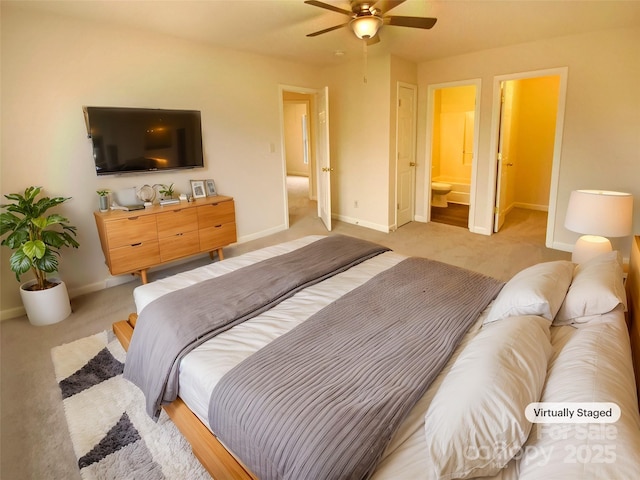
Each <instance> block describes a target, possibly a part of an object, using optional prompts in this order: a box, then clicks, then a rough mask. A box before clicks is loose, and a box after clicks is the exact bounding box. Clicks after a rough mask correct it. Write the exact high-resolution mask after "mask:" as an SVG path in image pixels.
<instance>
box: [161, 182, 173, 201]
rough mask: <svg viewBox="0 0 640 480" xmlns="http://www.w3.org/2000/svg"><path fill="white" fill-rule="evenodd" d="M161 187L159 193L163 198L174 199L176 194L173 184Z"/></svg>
mask: <svg viewBox="0 0 640 480" xmlns="http://www.w3.org/2000/svg"><path fill="white" fill-rule="evenodd" d="M160 187H161V188H160V189H159V190H158V192H160V194H161V195H162V196H163V197H168V198H173V194H174V192H175V190H174V188H173V183H172V184H171V185H160Z"/></svg>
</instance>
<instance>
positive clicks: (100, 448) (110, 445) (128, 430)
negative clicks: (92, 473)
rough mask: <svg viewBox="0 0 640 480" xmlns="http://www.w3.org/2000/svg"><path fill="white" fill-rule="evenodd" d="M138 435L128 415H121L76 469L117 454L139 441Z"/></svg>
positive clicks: (79, 462)
mask: <svg viewBox="0 0 640 480" xmlns="http://www.w3.org/2000/svg"><path fill="white" fill-rule="evenodd" d="M140 438H141V437H140V434H139V433H138V431H137V430H136V428H135V427H134V426H133V423H131V420H130V419H129V415H127V414H126V413H123V414H122V416H121V417H120V420H118V422H117V423H116V424H115V425H114V426H113V427H112V428H111V430H109V431H108V432H107V434H106V435H105V436H104V438H103V439H102V440H100V441H99V442H98V444H97V445H96V446H95V447H93V448H92V449H91V451H90V452H88V453H87V454H86V455H84V456H83V457H81V458H80V459H79V460H78V467H80V468H81V469H82V468H84V467H88V466H89V465H91V464H92V463H95V462H99V461H100V460H102V459H103V458H105V457H106V456H107V455H111V454H112V453H115V452H117V451H118V450H120V449H121V448H123V447H126V446H127V445H130V444H132V443H134V442H137V441H138V440H140Z"/></svg>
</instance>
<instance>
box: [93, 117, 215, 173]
mask: <svg viewBox="0 0 640 480" xmlns="http://www.w3.org/2000/svg"><path fill="white" fill-rule="evenodd" d="M84 112H85V120H86V122H87V130H88V132H89V136H90V137H91V141H92V143H93V160H94V162H95V167H96V173H97V174H98V175H110V174H119V173H134V172H150V171H158V170H170V169H176V168H195V167H203V166H204V160H203V156H202V127H201V122H200V112H199V111H196V110H158V109H145V108H116V107H84Z"/></svg>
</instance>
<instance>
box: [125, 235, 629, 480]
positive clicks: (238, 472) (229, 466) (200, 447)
mask: <svg viewBox="0 0 640 480" xmlns="http://www.w3.org/2000/svg"><path fill="white" fill-rule="evenodd" d="M625 285H626V290H627V301H628V304H629V311H628V313H627V324H628V325H629V333H630V338H631V350H632V354H633V366H634V371H635V377H636V389H637V391H638V399H640V236H636V237H634V238H633V242H632V247H631V259H630V263H629V269H628V273H627V280H626V284H625ZM136 320H137V315H136V314H135V313H132V314H131V315H129V318H128V319H127V320H122V321H119V322H116V323H114V324H113V331H114V333H115V334H116V336H117V337H118V340H119V341H120V343H121V344H122V346H123V347H124V349H125V350H128V349H129V343H130V342H131V336H132V335H133V329H134V327H135V324H136ZM163 408H164V409H165V411H166V412H167V414H168V415H169V418H171V420H172V421H173V422H174V423H175V424H176V426H177V427H178V429H179V430H180V432H181V433H182V435H184V437H185V438H186V439H187V440H188V441H189V443H190V444H191V448H192V449H193V453H194V455H195V456H196V458H197V459H198V460H199V461H200V463H202V465H203V466H204V468H205V469H206V470H207V471H208V472H209V473H210V474H211V476H212V477H213V478H215V479H216V480H257V477H256V476H254V475H253V474H252V473H251V472H250V471H249V470H248V469H247V468H246V467H244V466H243V465H242V463H241V462H240V461H239V460H237V459H236V458H235V457H234V456H233V455H232V454H231V453H230V452H229V451H228V450H227V449H226V448H225V447H224V446H223V445H222V443H220V441H219V440H218V439H217V438H216V436H215V435H213V434H212V433H211V431H210V430H209V429H208V428H207V427H206V426H205V425H204V424H203V423H202V422H201V421H200V419H199V418H198V417H197V416H196V415H195V414H194V413H193V412H192V411H191V410H189V408H188V407H187V405H186V404H185V403H184V402H183V401H182V400H181V399H180V398H178V399H176V400H175V401H174V402H173V403H171V404H169V405H165V406H164V407H163Z"/></svg>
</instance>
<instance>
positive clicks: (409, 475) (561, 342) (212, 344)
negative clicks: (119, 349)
mask: <svg viewBox="0 0 640 480" xmlns="http://www.w3.org/2000/svg"><path fill="white" fill-rule="evenodd" d="M320 238H323V236H313V237H304V238H302V239H298V240H294V241H292V242H287V243H284V244H280V245H276V246H273V247H267V248H264V249H261V250H257V251H254V252H250V253H248V254H245V255H242V256H240V257H235V258H230V259H227V260H225V261H223V262H217V263H213V264H211V265H207V266H205V267H200V268H197V269H195V270H191V271H189V272H185V273H182V274H178V275H175V276H173V277H170V278H166V279H162V280H159V281H156V282H153V283H150V284H147V285H143V286H141V287H138V288H137V289H136V290H135V291H134V298H135V301H136V306H137V309H138V312H140V311H142V309H143V308H144V307H145V306H146V305H147V304H148V303H149V302H151V301H153V300H154V299H155V298H158V297H159V296H161V295H164V294H165V293H168V292H170V291H172V290H175V289H179V288H184V287H187V286H189V285H192V284H194V283H197V282H199V281H202V280H204V279H207V278H211V277H214V276H219V275H223V274H224V273H227V272H229V271H232V270H235V269H237V268H240V267H243V266H247V265H250V264H252V263H255V262H257V261H261V260H264V259H266V258H270V257H272V256H275V255H279V254H282V253H287V252H289V251H292V250H294V249H296V248H299V247H301V246H304V245H306V244H309V243H311V242H313V241H316V240H318V239H320ZM404 258H406V257H404V256H402V255H399V254H397V253H394V252H386V253H383V254H381V255H378V256H377V257H374V258H373V259H370V260H368V261H366V262H364V263H362V264H360V265H358V266H356V267H354V268H352V269H350V270H348V271H347V272H343V273H341V274H339V275H336V276H334V277H332V278H330V279H328V280H325V281H324V282H322V283H320V284H317V285H314V286H312V287H309V288H307V289H305V290H303V291H301V292H299V293H297V294H296V295H294V296H293V297H291V298H289V299H287V300H286V301H284V302H282V303H281V304H280V305H278V306H277V307H275V308H273V309H271V310H269V311H268V312H265V313H263V314H261V315H259V316H257V317H255V318H253V319H251V320H249V321H247V322H244V323H243V324H241V325H238V326H236V327H234V328H232V329H231V330H229V331H227V332H224V333H223V334H221V335H219V336H217V337H215V338H214V339H211V340H209V341H208V342H206V343H205V344H203V345H201V346H200V347H198V348H196V349H195V350H194V351H192V352H191V353H189V354H188V355H187V356H186V357H185V358H184V359H183V361H182V363H181V366H180V390H179V395H180V397H181V398H182V399H183V400H184V402H185V403H186V404H187V405H188V406H189V408H190V409H191V410H192V411H193V412H194V413H195V414H196V415H197V416H198V417H199V418H200V419H201V420H202V421H203V423H204V424H205V425H207V411H208V399H209V397H210V394H211V392H212V391H213V388H214V387H215V385H216V383H217V382H218V380H219V379H220V378H221V377H222V376H223V375H224V374H225V373H226V372H227V371H229V370H230V369H231V368H233V366H235V365H236V364H238V363H239V362H241V361H242V360H243V359H244V358H246V357H248V356H249V355H251V354H252V353H254V352H255V351H257V350H258V349H259V348H261V347H262V346H264V345H266V344H267V343H269V342H270V341H271V340H273V339H274V338H277V337H278V336H280V335H282V334H283V333H285V332H287V331H288V330H290V329H291V328H293V327H295V326H296V325H298V324H299V323H301V322H302V321H304V320H305V319H306V318H308V317H309V316H311V315H312V314H313V313H315V312H316V311H318V310H320V309H321V308H323V307H324V306H326V305H327V304H329V303H330V302H332V301H333V300H335V299H336V298H338V297H340V296H341V295H343V294H345V293H347V292H348V291H350V290H351V289H353V288H355V287H357V286H358V285H361V284H362V283H364V282H366V281H367V280H368V279H369V278H371V277H372V276H373V275H375V274H376V273H379V272H381V271H383V270H385V269H387V268H390V267H392V266H393V265H395V264H396V263H398V262H399V261H401V260H402V259H404ZM488 310H489V308H487V309H486V310H485V312H484V313H483V315H482V316H481V317H480V319H479V320H478V322H477V323H476V324H475V325H474V326H473V327H472V328H471V329H470V330H469V332H468V333H467V334H466V335H465V337H464V338H463V340H462V342H461V345H460V347H459V348H458V350H457V352H459V351H461V350H462V349H463V348H464V346H465V345H466V344H467V343H468V342H469V341H470V340H471V339H472V338H473V337H475V335H476V333H477V332H478V331H479V329H480V328H481V325H482V320H483V319H484V317H485V316H486V315H487V313H488ZM625 325H626V324H625V322H624V316H623V314H622V313H621V312H618V311H614V312H611V313H610V314H607V315H605V316H603V319H602V321H598V322H592V323H591V324H589V325H585V326H582V327H581V328H580V329H576V328H573V327H569V326H565V327H552V329H551V331H552V343H553V345H554V349H555V353H554V356H553V357H552V359H551V360H550V367H549V376H548V379H550V380H548V383H549V384H548V385H547V386H546V387H545V391H544V392H543V398H542V400H543V401H611V398H612V394H615V395H616V398H620V401H621V402H622V404H621V405H620V406H621V408H622V409H623V412H625V413H624V415H625V418H624V421H625V424H624V426H622V428H617V431H618V432H619V433H618V435H619V437H618V439H617V440H616V442H615V443H616V448H617V449H618V450H619V452H618V454H617V456H616V462H615V463H614V464H607V465H602V464H600V465H596V466H595V467H594V466H593V464H592V465H591V466H589V465H586V466H585V465H575V464H574V465H571V464H569V466H567V464H566V462H563V461H564V460H566V459H565V458H564V457H561V455H562V453H563V451H566V450H567V449H570V448H573V447H576V446H578V444H579V442H578V441H577V440H576V439H575V438H574V437H571V438H568V439H565V441H564V442H558V440H557V439H556V438H555V436H556V435H555V432H554V431H551V430H549V429H536V428H534V430H532V435H530V438H529V442H528V443H527V446H529V447H531V448H529V449H528V450H527V449H525V453H523V455H521V456H520V458H518V459H514V460H512V461H511V462H510V463H509V464H508V465H507V467H506V468H505V469H503V470H502V471H501V472H500V473H499V474H498V475H497V476H495V477H491V478H495V479H502V480H510V479H515V478H545V480H546V479H547V478H623V479H624V478H634V477H625V476H617V475H616V476H606V475H608V474H610V473H611V472H612V471H613V470H611V469H612V468H615V469H616V471H620V472H623V473H624V472H630V471H636V470H634V469H635V468H637V466H638V463H637V459H635V458H634V459H631V458H630V457H629V455H628V453H629V452H627V448H626V447H623V446H620V444H621V443H624V442H621V441H620V438H622V437H624V438H625V439H628V440H625V442H626V444H627V445H628V446H629V449H633V448H636V450H630V451H631V452H634V451H635V452H636V453H637V452H640V443H637V442H640V434H639V433H638V432H639V430H638V428H640V418H639V416H638V411H637V401H636V399H635V383H634V378H633V371H632V370H630V369H631V368H632V367H631V362H630V356H631V352H630V349H629V348H628V337H625V335H626V330H625ZM595 337H597V338H599V339H600V341H601V345H600V347H599V349H598V352H599V354H598V364H597V370H596V369H595V367H594V368H593V369H588V368H587V369H586V370H585V368H584V365H585V362H586V363H587V364H588V363H589V362H590V358H591V357H592V355H589V350H588V349H593V347H594V346H593V340H594V338H595ZM625 338H626V340H625ZM625 341H626V345H627V348H626V350H625V348H617V347H616V346H617V345H620V344H622V345H624V343H625ZM568 347H570V348H568ZM457 352H456V354H454V356H453V357H452V359H451V360H450V361H449V362H448V364H447V365H446V366H445V368H444V369H443V371H442V372H441V374H440V375H439V376H438V377H437V378H436V380H435V381H434V383H433V384H432V386H431V387H430V388H429V390H428V391H427V393H426V394H425V396H424V397H423V398H422V399H421V400H420V401H419V402H418V404H417V405H416V406H415V407H414V409H413V410H412V411H411V413H410V415H409V416H408V417H407V419H406V420H405V421H404V423H403V424H402V425H401V426H400V428H399V430H398V432H396V435H395V436H394V438H393V440H392V442H391V444H390V445H389V447H388V448H387V451H386V452H385V454H384V456H383V460H382V462H381V463H380V465H379V467H378V469H377V471H376V473H375V475H374V477H373V478H375V479H376V480H387V479H389V480H391V479H394V480H397V479H405V478H406V479H432V478H435V473H434V468H433V466H432V464H431V461H430V459H429V456H428V455H427V446H426V442H425V438H424V416H425V413H426V411H427V408H428V406H429V403H430V402H431V400H432V398H433V396H434V394H435V392H436V391H437V389H438V387H439V385H440V384H441V383H442V379H443V378H444V377H445V376H446V374H447V372H448V371H449V370H450V368H451V366H452V365H453V362H454V361H455V358H456V357H457ZM567 352H569V353H567ZM609 352H613V354H611V355H609ZM576 365H579V367H576ZM620 365H626V366H628V367H627V368H626V369H623V371H622V372H620V369H621V367H620ZM600 372H603V373H612V372H616V373H615V375H610V377H611V378H610V379H608V380H607V378H608V377H607V378H605V379H604V381H603V379H602V378H600V377H602V375H600ZM594 378H598V379H599V380H598V381H599V382H600V383H599V385H600V387H599V388H600V389H601V390H602V391H601V392H600V395H595V396H592V398H594V399H593V400H584V388H577V387H576V388H573V390H572V389H571V388H567V385H584V384H585V382H587V383H589V382H591V383H594V382H596V380H594ZM607 392H609V393H607ZM634 406H635V408H634ZM634 428H635V431H634ZM534 433H535V435H534ZM550 447H553V450H554V451H555V454H556V456H555V457H554V460H553V462H552V463H550V464H549V465H541V464H540V461H539V459H536V458H535V457H533V455H534V454H535V453H536V449H537V450H539V451H541V450H542V449H543V448H547V449H548V448H550ZM620 450H624V451H620ZM569 453H570V452H569ZM559 455H560V456H559ZM558 463H562V468H563V469H564V470H561V471H562V472H564V473H566V474H567V475H568V476H562V475H561V476H557V475H556V474H555V473H553V475H552V476H551V477H550V474H551V473H552V472H556V471H557V468H556V467H558ZM592 467H593V468H592ZM636 472H637V471H636ZM572 475H577V476H572ZM485 478H489V477H485Z"/></svg>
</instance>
